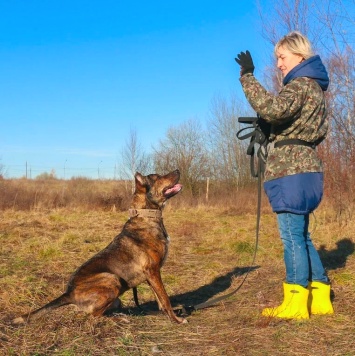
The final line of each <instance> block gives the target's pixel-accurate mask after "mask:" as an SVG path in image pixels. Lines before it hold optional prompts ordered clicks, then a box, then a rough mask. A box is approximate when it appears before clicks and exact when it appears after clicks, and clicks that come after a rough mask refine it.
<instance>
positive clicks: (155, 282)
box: [146, 270, 187, 324]
mask: <svg viewBox="0 0 355 356" xmlns="http://www.w3.org/2000/svg"><path fill="white" fill-rule="evenodd" d="M146 277H147V282H148V284H149V285H150V287H151V288H152V290H153V292H154V295H155V298H156V299H157V302H158V305H159V308H160V309H161V310H162V311H163V312H164V313H166V314H167V315H168V317H169V318H170V320H171V321H175V322H176V323H179V324H181V323H187V320H186V319H184V318H179V317H178V316H176V315H175V313H174V311H173V309H172V307H171V303H170V299H169V297H168V294H167V293H166V290H165V288H164V285H163V281H162V280H161V276H160V272H159V271H154V270H153V271H146Z"/></svg>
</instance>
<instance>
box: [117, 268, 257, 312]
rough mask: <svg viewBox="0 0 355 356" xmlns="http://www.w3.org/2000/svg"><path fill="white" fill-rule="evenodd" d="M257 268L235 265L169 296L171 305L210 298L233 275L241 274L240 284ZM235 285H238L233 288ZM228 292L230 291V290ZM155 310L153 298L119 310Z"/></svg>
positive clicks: (229, 283)
mask: <svg viewBox="0 0 355 356" xmlns="http://www.w3.org/2000/svg"><path fill="white" fill-rule="evenodd" d="M258 268H259V266H253V267H242V268H239V267H237V268H235V269H233V270H232V271H230V272H228V273H227V274H225V275H223V276H219V277H217V278H215V279H214V280H213V281H212V282H211V283H210V284H206V285H203V286H201V287H198V288H197V289H195V290H193V291H189V292H186V293H182V294H177V295H173V296H170V301H171V305H172V307H173V308H174V307H176V306H193V305H198V304H201V303H205V302H207V301H209V300H210V299H212V298H214V297H216V296H217V295H218V294H219V293H222V292H224V291H226V290H227V289H229V288H230V287H231V285H232V282H233V277H241V276H243V279H240V282H239V285H240V283H242V282H243V280H244V278H245V274H246V273H249V272H250V273H251V272H252V271H254V270H256V269H258ZM237 287H238V285H237V286H236V287H235V288H237ZM233 290H234V289H233ZM228 292H229V293H230V292H231V291H228ZM157 310H158V306H157V303H156V301H155V300H153V301H149V302H146V303H143V304H141V308H138V307H130V308H126V307H123V308H122V309H121V310H120V312H123V313H127V314H132V315H139V314H142V311H144V312H147V313H148V314H149V313H151V312H156V311H157Z"/></svg>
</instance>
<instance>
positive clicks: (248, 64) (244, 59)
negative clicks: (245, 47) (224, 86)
mask: <svg viewBox="0 0 355 356" xmlns="http://www.w3.org/2000/svg"><path fill="white" fill-rule="evenodd" d="M234 59H235V61H236V62H237V63H238V64H239V65H240V76H241V77H242V76H243V75H244V74H247V73H251V74H253V73H254V69H255V67H254V63H253V59H252V58H251V55H250V52H249V51H246V52H245V53H244V52H240V53H239V54H238V58H234Z"/></svg>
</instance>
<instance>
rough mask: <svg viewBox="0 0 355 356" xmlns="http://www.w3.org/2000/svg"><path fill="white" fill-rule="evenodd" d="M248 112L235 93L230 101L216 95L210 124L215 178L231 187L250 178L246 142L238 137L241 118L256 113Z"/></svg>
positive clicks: (210, 149) (212, 163)
mask: <svg viewBox="0 0 355 356" xmlns="http://www.w3.org/2000/svg"><path fill="white" fill-rule="evenodd" d="M246 112H247V110H246V109H245V108H244V104H242V103H241V102H239V101H238V100H237V99H236V97H235V96H232V97H231V98H230V100H226V99H225V98H221V97H217V96H216V97H215V98H213V100H212V103H211V108H210V117H209V120H208V123H207V125H208V138H209V151H210V160H211V163H210V165H211V169H212V173H213V174H212V177H213V178H214V179H215V180H218V181H224V182H226V183H227V184H228V185H229V186H233V185H234V186H237V187H238V186H240V185H241V184H243V183H246V182H249V181H250V177H251V176H250V169H249V160H248V158H247V156H246V151H247V148H246V142H243V141H240V140H238V139H237V137H236V134H237V132H238V130H239V129H240V124H239V123H238V117H239V116H254V115H255V113H251V114H250V113H249V115H246Z"/></svg>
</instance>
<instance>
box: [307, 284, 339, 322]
mask: <svg viewBox="0 0 355 356" xmlns="http://www.w3.org/2000/svg"><path fill="white" fill-rule="evenodd" d="M308 289H309V298H308V310H309V312H310V313H311V314H318V315H323V314H333V313H334V309H333V306H332V302H331V301H330V285H329V284H325V283H322V282H311V283H310V284H309V285H308Z"/></svg>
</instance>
